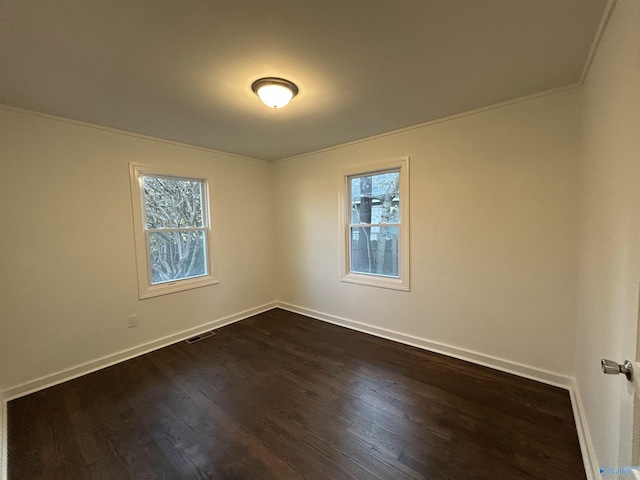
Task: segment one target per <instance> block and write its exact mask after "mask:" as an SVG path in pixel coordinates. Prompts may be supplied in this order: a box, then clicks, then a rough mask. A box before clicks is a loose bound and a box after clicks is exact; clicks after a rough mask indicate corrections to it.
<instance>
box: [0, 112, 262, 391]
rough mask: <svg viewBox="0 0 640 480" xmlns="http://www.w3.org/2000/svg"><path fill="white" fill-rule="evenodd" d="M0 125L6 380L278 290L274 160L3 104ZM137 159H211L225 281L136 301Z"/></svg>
mask: <svg viewBox="0 0 640 480" xmlns="http://www.w3.org/2000/svg"><path fill="white" fill-rule="evenodd" d="M0 136H1V138H0V161H1V165H0V167H1V168H0V171H1V175H0V218H1V219H2V232H3V234H2V235H1V236H0V270H1V271H2V275H1V276H0V304H1V305H2V315H1V318H0V322H1V330H0V331H1V332H2V334H1V335H0V389H6V388H8V387H13V386H15V385H17V384H20V383H23V382H27V381H33V380H35V379H37V378H38V377H40V376H43V375H50V374H52V373H55V372H59V371H61V370H65V369H68V368H71V367H74V366H76V365H79V364H82V363H84V362H88V361H93V360H96V359H98V358H100V357H102V356H106V355H111V354H114V353H116V352H119V351H121V350H125V349H128V348H132V347H136V346H138V345H141V344H144V343H147V342H151V341H153V340H156V339H159V338H162V337H164V336H167V335H171V334H175V333H177V332H180V331H183V330H187V329H190V328H194V327H197V326H199V325H203V324H206V323H208V322H211V321H214V320H217V319H220V318H223V317H226V316H228V315H232V314H237V313H238V312H241V311H243V310H246V309H250V308H254V307H257V306H259V305H263V304H265V303H267V302H270V301H272V300H274V298H275V290H274V288H273V270H274V265H275V264H274V257H273V255H272V254H271V252H272V251H273V245H272V241H273V238H272V229H271V212H272V211H273V206H272V196H273V194H272V182H271V171H270V170H269V166H268V165H266V164H264V163H261V162H256V161H253V160H247V159H242V158H238V157H233V156H230V155H224V154H216V153H212V152H208V151H204V150H200V149H195V148H190V147H184V146H179V145H174V144H169V143H165V142H160V141H154V140H149V139H144V138H140V137H135V136H130V135H124V134H119V133H113V132H110V131H106V130H103V129H102V130H101V129H96V128H91V127H88V126H82V125H78V124H71V123H68V122H64V121H58V120H51V119H48V118H42V117H38V116H33V115H29V114H25V113H20V112H14V111H9V110H6V109H0ZM129 161H136V162H142V163H147V164H153V165H160V164H165V165H186V166H194V167H201V168H210V169H212V170H213V172H214V178H215V184H214V185H213V189H212V196H213V201H214V204H215V211H214V212H213V213H214V215H215V218H216V223H215V226H214V228H215V227H216V226H220V228H218V229H217V232H216V235H217V238H218V249H219V251H218V257H217V259H216V262H217V265H218V271H217V272H216V276H217V278H218V279H219V280H220V282H221V283H220V284H219V285H214V286H209V287H204V288H199V289H195V290H190V291H186V292H181V293H176V294H172V295H166V296H161V297H156V298H151V299H147V300H142V301H140V300H138V296H137V283H136V267H135V257H134V254H135V253H134V242H133V225H132V212H131V197H130V189H129V170H128V162H129ZM239 265H240V266H241V268H239ZM131 314H137V315H138V319H139V326H138V327H137V328H132V329H128V328H127V327H126V320H127V316H128V315H131Z"/></svg>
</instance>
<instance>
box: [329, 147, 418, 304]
mask: <svg viewBox="0 0 640 480" xmlns="http://www.w3.org/2000/svg"><path fill="white" fill-rule="evenodd" d="M389 171H398V172H399V173H400V224H399V225H398V236H399V241H398V251H399V253H398V274H399V276H398V277H388V276H384V275H376V274H361V273H356V272H352V271H351V261H350V251H351V228H350V227H351V225H352V223H351V220H352V219H351V199H350V198H349V197H350V196H351V188H350V184H349V179H350V178H351V177H357V176H364V175H367V174H377V173H385V172H389ZM340 174H341V185H342V186H341V189H340V198H339V201H338V205H339V209H340V212H339V215H338V218H339V221H340V231H341V232H340V239H341V240H340V265H341V267H340V270H341V271H340V277H341V280H342V281H343V282H347V283H356V284H359V285H368V286H372V287H380V288H389V289H393V290H404V291H407V292H408V291H410V290H411V240H410V236H411V226H410V224H409V222H410V198H411V192H410V188H409V183H410V177H409V157H403V158H399V159H391V160H382V161H377V162H372V163H364V164H357V165H350V166H348V167H344V168H341V169H340Z"/></svg>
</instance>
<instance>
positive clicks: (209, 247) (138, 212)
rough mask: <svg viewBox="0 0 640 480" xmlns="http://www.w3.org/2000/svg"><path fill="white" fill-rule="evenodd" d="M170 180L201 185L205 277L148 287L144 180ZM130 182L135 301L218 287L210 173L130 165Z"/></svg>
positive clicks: (148, 267) (133, 163)
mask: <svg viewBox="0 0 640 480" xmlns="http://www.w3.org/2000/svg"><path fill="white" fill-rule="evenodd" d="M147 175H149V176H158V177H173V178H177V179H180V180H197V181H201V182H202V186H203V188H202V196H203V202H202V219H203V223H204V232H205V243H206V252H205V253H206V262H207V274H206V275H201V276H198V277H192V278H185V279H182V280H175V281H173V282H163V283H157V284H155V285H154V284H152V283H151V264H150V262H149V250H148V242H147V229H146V222H145V213H144V210H143V209H144V198H143V197H144V186H143V181H144V177H145V176H147ZM129 179H130V183H131V207H132V213H133V226H134V240H135V249H136V268H137V271H138V297H139V298H140V300H142V299H145V298H151V297H157V296H159V295H167V294H169V293H175V292H181V291H184V290H190V289H192V288H200V287H204V286H207V285H215V284H217V283H220V282H219V281H218V280H216V279H215V277H214V276H213V272H214V262H213V258H214V257H213V250H214V248H213V243H214V236H213V234H212V231H211V212H212V202H211V195H210V189H211V185H212V180H213V179H212V173H211V172H208V171H198V170H193V169H187V168H175V167H162V166H150V165H144V164H141V163H136V162H130V163H129Z"/></svg>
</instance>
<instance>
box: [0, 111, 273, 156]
mask: <svg viewBox="0 0 640 480" xmlns="http://www.w3.org/2000/svg"><path fill="white" fill-rule="evenodd" d="M0 109H2V110H7V111H9V112H14V113H21V114H23V115H29V116H31V117H39V118H46V119H48V120H54V121H57V122H62V123H69V124H71V125H77V126H80V127H87V128H92V129H94V130H102V131H104V132H110V133H115V134H116V135H124V136H125V137H134V138H139V139H142V140H149V141H151V142H156V143H165V144H168V145H173V146H175V147H182V148H190V149H193V150H200V151H202V152H207V153H214V154H216V155H225V156H229V157H234V158H237V159H239V160H248V161H250V162H258V163H262V164H264V165H270V164H271V163H272V162H270V161H269V160H264V159H261V158H254V157H247V156H246V155H240V154H239V153H231V152H225V151H222V150H216V149H215V148H209V147H203V146H200V145H193V144H190V143H183V142H178V141H176V140H169V139H167V138H161V137H153V136H151V135H145V134H143V133H136V132H130V131H128V130H122V129H119V128H113V127H107V126H105V125H99V124H97V123H89V122H83V121H81V120H74V119H72V118H66V117H61V116H59V115H52V114H50V113H44V112H38V111H36V110H29V109H26V108H20V107H14V106H12V105H6V104H3V103H0Z"/></svg>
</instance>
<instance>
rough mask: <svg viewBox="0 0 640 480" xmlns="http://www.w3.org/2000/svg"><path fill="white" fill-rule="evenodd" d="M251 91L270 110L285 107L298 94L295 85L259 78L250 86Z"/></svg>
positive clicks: (268, 78)
mask: <svg viewBox="0 0 640 480" xmlns="http://www.w3.org/2000/svg"><path fill="white" fill-rule="evenodd" d="M251 90H253V93H255V94H256V95H258V97H259V98H260V100H262V103H264V104H265V105H266V106H267V107H271V108H282V107H284V106H286V105H287V104H288V103H289V102H290V101H291V99H292V98H293V97H295V96H296V95H297V94H298V87H297V86H296V84H295V83H292V82H290V81H289V80H285V79H284V78H276V77H266V78H259V79H258V80H256V81H255V82H253V83H252V84H251Z"/></svg>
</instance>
